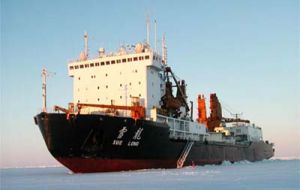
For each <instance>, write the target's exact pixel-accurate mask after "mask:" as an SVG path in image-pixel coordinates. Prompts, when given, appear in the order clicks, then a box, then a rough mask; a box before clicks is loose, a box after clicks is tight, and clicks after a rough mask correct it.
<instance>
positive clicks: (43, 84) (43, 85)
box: [42, 68, 48, 112]
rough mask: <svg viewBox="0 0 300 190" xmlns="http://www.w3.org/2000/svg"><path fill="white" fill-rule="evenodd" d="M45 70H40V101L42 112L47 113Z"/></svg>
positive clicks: (46, 74)
mask: <svg viewBox="0 0 300 190" xmlns="http://www.w3.org/2000/svg"><path fill="white" fill-rule="evenodd" d="M47 76H48V73H47V70H46V69H45V68H43V70H42V99H43V109H42V110H43V112H47Z"/></svg>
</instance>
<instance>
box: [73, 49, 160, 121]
mask: <svg viewBox="0 0 300 190" xmlns="http://www.w3.org/2000/svg"><path fill="white" fill-rule="evenodd" d="M164 66H165V64H164V61H163V59H162V57H161V55H160V54H158V53H156V52H154V51H153V50H152V49H150V48H149V47H148V46H147V45H146V44H142V43H138V44H136V45H135V49H134V51H128V50H126V49H125V48H124V47H122V48H120V50H119V51H118V52H117V53H108V54H106V53H105V51H104V49H103V48H100V49H99V55H98V57H97V58H94V59H88V57H87V56H85V55H84V54H81V55H80V59H79V60H76V61H72V62H70V63H69V64H68V71H69V76H70V77H73V96H74V97H73V98H74V100H73V101H74V103H92V104H115V105H124V106H129V105H131V98H132V97H138V98H139V99H140V105H142V106H144V107H145V108H146V116H147V115H149V114H150V109H151V108H153V107H159V106H160V105H159V102H160V99H161V97H162V96H163V95H164V93H165V81H164V78H163V74H162V73H163V70H164ZM91 109H92V110H89V112H92V111H94V110H95V108H91ZM126 113H127V112H126V111H124V112H123V114H125V115H126ZM127 115H128V114H127Z"/></svg>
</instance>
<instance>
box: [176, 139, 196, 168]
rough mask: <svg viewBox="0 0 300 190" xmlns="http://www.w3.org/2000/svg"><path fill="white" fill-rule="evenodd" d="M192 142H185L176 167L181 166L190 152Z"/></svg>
mask: <svg viewBox="0 0 300 190" xmlns="http://www.w3.org/2000/svg"><path fill="white" fill-rule="evenodd" d="M193 144H194V141H188V142H187V143H186V145H185V146H184V149H183V151H182V153H181V155H180V157H179V158H178V160H177V168H182V166H183V164H184V162H185V160H186V158H187V156H188V155H189V153H190V150H191V149H192V146H193Z"/></svg>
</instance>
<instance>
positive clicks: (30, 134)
mask: <svg viewBox="0 0 300 190" xmlns="http://www.w3.org/2000/svg"><path fill="white" fill-rule="evenodd" d="M147 14H149V15H150V17H151V18H152V20H153V19H154V18H156V19H157V22H158V24H157V27H158V29H157V33H158V36H159V37H161V34H162V33H163V32H165V33H166V38H167V46H168V60H169V64H170V66H172V67H173V70H174V71H175V72H176V75H178V76H180V77H181V78H182V79H185V80H186V81H187V84H188V95H189V97H190V99H191V100H194V101H195V100H196V97H197V94H199V93H205V95H206V96H207V97H208V96H209V93H210V92H216V93H217V94H218V97H219V99H220V100H221V103H223V105H224V106H226V107H229V108H231V110H232V112H243V116H244V117H245V118H247V119H250V120H251V121H253V122H254V123H256V124H257V125H259V126H261V127H262V128H263V132H264V137H265V139H268V140H270V141H272V142H275V144H276V156H300V155H299V154H300V147H299V143H300V140H299V139H300V131H299V127H300V119H299V118H300V103H299V102H300V100H299V98H300V89H299V88H300V87H299V86H300V84H299V83H300V66H299V64H300V63H299V1H297V0H281V1H279V0H263V1H262V0H248V1H246V0H245V1H240V0H228V1H222V0H215V1H205V0H196V1H158V0H157V1H116V0H112V1H96V0H94V1H92V0H87V1H83V0H72V1H71V0H53V1H45V0H27V1H25V0H1V107H0V109H1V112H0V117H1V125H0V126H1V163H0V166H1V167H14V166H28V165H53V164H57V162H55V161H54V159H52V158H51V156H50V154H49V153H48V151H47V149H46V146H45V144H44V142H43V139H42V136H41V134H40V132H39V130H38V127H37V126H35V125H34V122H33V116H34V115H35V114H37V113H38V111H39V109H40V108H41V105H42V99H41V77H40V72H41V69H42V68H43V67H44V66H45V67H47V68H48V69H49V70H50V71H53V72H56V75H55V76H53V77H51V78H50V79H49V83H48V97H49V98H48V103H49V105H54V104H58V105H62V106H66V105H67V103H68V102H70V101H72V80H71V78H69V77H68V75H67V67H66V64H67V62H68V61H69V60H73V59H76V58H77V57H78V55H79V52H80V51H81V50H82V48H83V39H82V36H83V32H84V31H88V33H89V37H90V54H91V55H92V56H96V54H97V50H98V48H99V47H105V48H106V49H108V50H111V51H115V50H116V49H117V48H118V47H119V45H120V44H135V43H136V42H138V41H143V40H145V38H146V28H145V20H146V15H147ZM152 26H153V25H152ZM151 38H152V40H153V30H152V36H151ZM224 112H225V111H224ZM225 113H226V112H225Z"/></svg>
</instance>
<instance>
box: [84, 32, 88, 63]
mask: <svg viewBox="0 0 300 190" xmlns="http://www.w3.org/2000/svg"><path fill="white" fill-rule="evenodd" d="M88 51H89V49H88V33H87V32H84V54H85V56H86V58H88V57H89V52H88Z"/></svg>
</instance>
